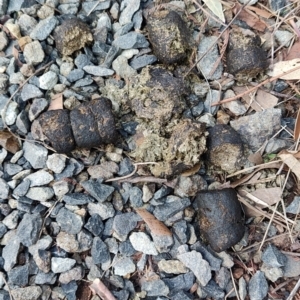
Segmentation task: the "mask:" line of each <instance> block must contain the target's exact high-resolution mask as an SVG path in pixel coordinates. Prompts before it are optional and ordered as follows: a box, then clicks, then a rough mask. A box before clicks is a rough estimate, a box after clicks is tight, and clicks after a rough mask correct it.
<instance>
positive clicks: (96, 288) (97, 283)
mask: <svg viewBox="0 0 300 300" xmlns="http://www.w3.org/2000/svg"><path fill="white" fill-rule="evenodd" d="M90 289H91V291H92V292H93V294H97V295H98V296H99V297H100V298H101V299H103V300H116V298H115V296H114V295H113V294H112V293H111V292H110V291H109V289H108V288H107V287H106V286H105V285H104V283H103V282H102V281H101V280H100V279H99V278H96V279H95V280H94V281H93V283H92V284H91V285H90Z"/></svg>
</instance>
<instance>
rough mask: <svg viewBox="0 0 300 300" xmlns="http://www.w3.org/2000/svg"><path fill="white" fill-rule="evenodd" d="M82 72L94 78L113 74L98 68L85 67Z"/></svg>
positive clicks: (109, 70)
mask: <svg viewBox="0 0 300 300" xmlns="http://www.w3.org/2000/svg"><path fill="white" fill-rule="evenodd" d="M83 70H84V71H85V72H87V73H88V74H92V75H94V76H110V75H113V74H114V71H113V70H111V69H107V68H104V67H99V66H85V67H83Z"/></svg>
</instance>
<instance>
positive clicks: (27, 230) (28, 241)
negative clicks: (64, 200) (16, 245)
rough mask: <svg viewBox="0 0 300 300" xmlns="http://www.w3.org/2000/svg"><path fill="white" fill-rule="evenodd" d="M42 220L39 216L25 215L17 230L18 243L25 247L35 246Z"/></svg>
mask: <svg viewBox="0 0 300 300" xmlns="http://www.w3.org/2000/svg"><path fill="white" fill-rule="evenodd" d="M42 223H43V220H42V218H41V216H40V215H39V214H28V213H27V214H25V215H24V216H23V218H22V221H21V222H20V224H19V226H18V229H17V236H18V238H19V241H20V242H21V243H22V244H23V245H24V246H26V247H29V246H31V245H33V244H35V243H36V242H37V240H38V238H39V234H40V230H41V228H42Z"/></svg>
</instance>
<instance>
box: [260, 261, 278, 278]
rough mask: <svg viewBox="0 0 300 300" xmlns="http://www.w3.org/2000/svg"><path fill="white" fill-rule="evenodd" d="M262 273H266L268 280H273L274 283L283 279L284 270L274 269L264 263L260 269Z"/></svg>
mask: <svg viewBox="0 0 300 300" xmlns="http://www.w3.org/2000/svg"><path fill="white" fill-rule="evenodd" d="M260 271H262V272H264V274H265V276H266V278H267V279H268V280H271V281H272V282H275V281H277V280H278V279H279V278H281V277H283V274H284V272H283V270H282V268H278V267H276V268H272V267H269V266H268V265H266V264H265V263H263V264H262V265H261V267H260Z"/></svg>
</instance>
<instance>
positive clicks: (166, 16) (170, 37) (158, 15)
mask: <svg viewBox="0 0 300 300" xmlns="http://www.w3.org/2000/svg"><path fill="white" fill-rule="evenodd" d="M147 29H148V33H149V40H150V43H151V44H152V47H153V51H154V54H155V55H156V56H157V58H158V59H159V60H160V61H161V62H162V63H164V64H174V63H178V62H180V61H182V60H184V59H185V58H186V56H187V51H188V50H189V49H190V40H191V35H190V32H189V30H188V28H187V25H186V23H185V22H184V21H183V20H182V18H181V17H180V15H178V14H177V13H176V12H174V11H169V10H156V11H154V13H152V14H151V15H150V16H149V19H148V23H147Z"/></svg>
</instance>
